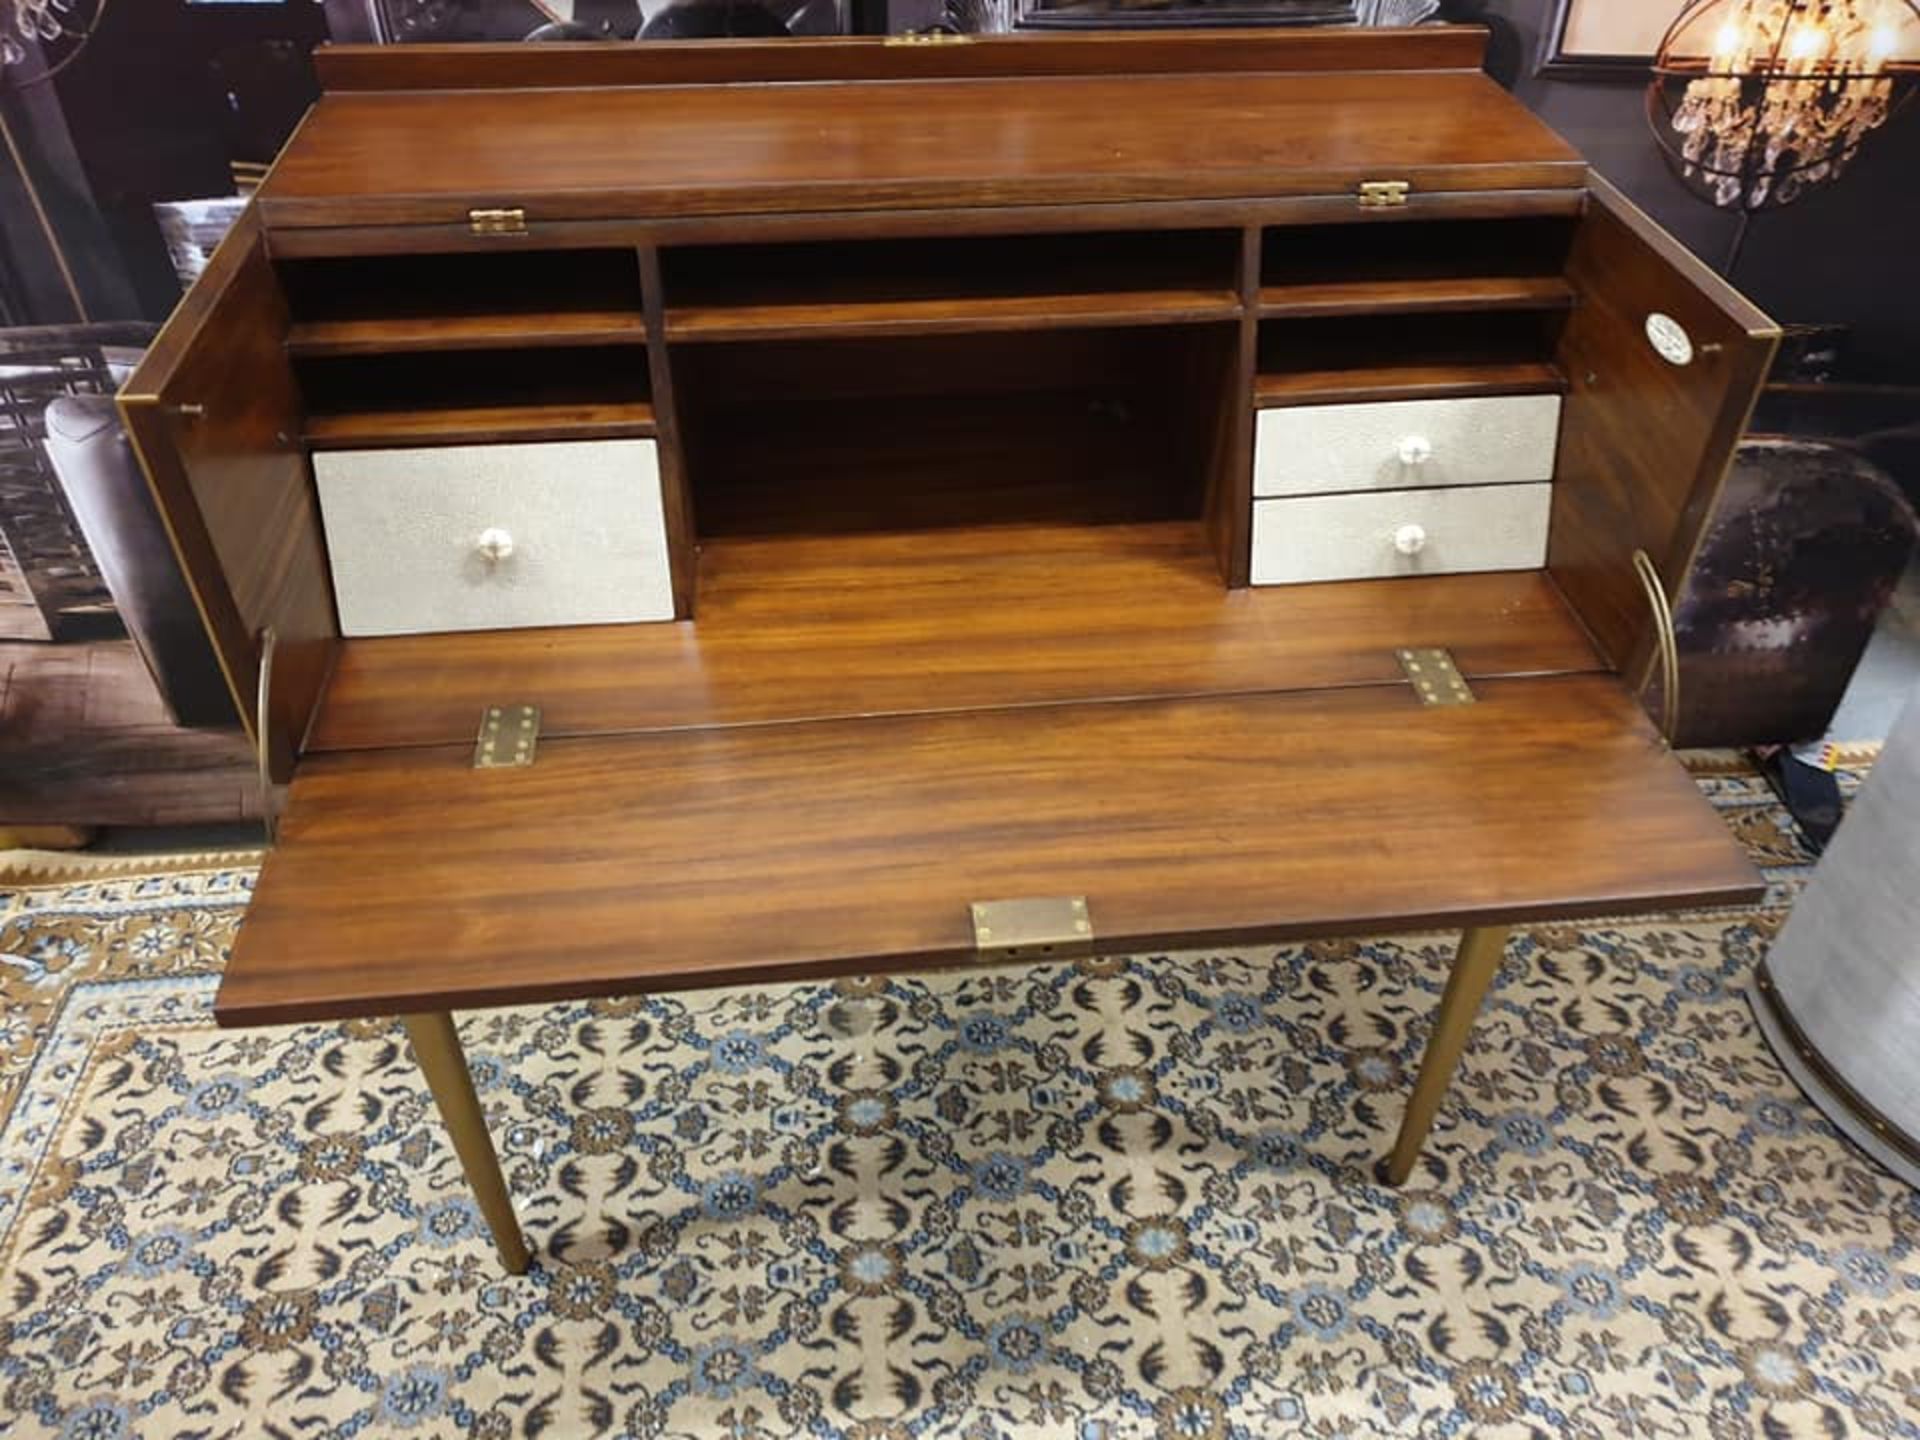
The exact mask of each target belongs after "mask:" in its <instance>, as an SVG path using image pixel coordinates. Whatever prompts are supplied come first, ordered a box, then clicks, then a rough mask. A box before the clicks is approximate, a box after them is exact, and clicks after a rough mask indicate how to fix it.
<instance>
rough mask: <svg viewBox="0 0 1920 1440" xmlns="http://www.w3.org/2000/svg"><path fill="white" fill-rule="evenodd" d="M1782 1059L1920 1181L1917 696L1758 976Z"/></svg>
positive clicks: (1858, 1133) (1813, 1093) (1870, 1143)
mask: <svg viewBox="0 0 1920 1440" xmlns="http://www.w3.org/2000/svg"><path fill="white" fill-rule="evenodd" d="M1754 1011H1755V1013H1756V1014H1757V1015H1758V1017H1759V1019H1760V1023H1761V1027H1762V1028H1763V1029H1764V1030H1765V1031H1766V1033H1767V1038H1768V1039H1769V1040H1770V1041H1771V1042H1772V1044H1773V1047H1774V1050H1775V1052H1776V1053H1777V1054H1778V1055H1779V1057H1780V1061H1781V1063H1782V1064H1783V1065H1785V1066H1786V1067H1787V1069H1788V1071H1789V1072H1791V1073H1792V1075H1793V1076H1794V1078H1795V1079H1796V1080H1798V1081H1799V1082H1800V1084H1801V1086H1802V1088H1804V1089H1805V1090H1806V1092H1807V1094H1808V1095H1809V1096H1810V1097H1811V1098H1812V1099H1813V1101H1814V1103H1816V1104H1817V1105H1819V1106H1820V1107H1821V1109H1823V1110H1825V1111H1826V1113H1827V1115H1828V1117H1829V1118H1830V1119H1831V1120H1832V1121H1833V1123H1834V1124H1835V1125H1838V1126H1839V1127H1840V1128H1841V1129H1842V1130H1844V1131H1846V1132H1847V1133H1848V1134H1849V1135H1851V1136H1852V1137H1853V1138H1854V1139H1855V1140H1857V1141H1858V1142H1859V1143H1860V1145H1861V1147H1862V1148H1863V1149H1865V1150H1866V1151H1867V1152H1868V1153H1869V1154H1871V1155H1873V1156H1875V1157H1876V1158H1878V1159H1879V1160H1880V1161H1881V1162H1882V1163H1883V1164H1885V1165H1886V1167H1887V1168H1888V1169H1889V1170H1892V1171H1893V1172H1894V1173H1895V1174H1897V1175H1899V1176H1901V1177H1902V1178H1904V1179H1905V1180H1907V1181H1908V1182H1909V1183H1911V1184H1915V1185H1920V691H1916V693H1915V695H1914V697H1913V698H1912V699H1910V700H1909V701H1908V703H1907V707H1906V710H1905V712H1904V713H1903V714H1902V715H1901V718H1900V720H1899V721H1898V722H1897V723H1896V724H1895V726H1894V729H1893V733H1892V735H1890V736H1889V737H1888V738H1887V743H1886V748H1885V749H1884V750H1883V751H1882V752H1881V754H1880V759H1879V761H1878V762H1877V763H1876V764H1875V765H1874V767H1873V773H1872V774H1870V775H1869V776H1868V777H1867V781H1866V785H1865V786H1864V787H1863V788H1862V790H1861V792H1860V795H1859V798H1858V799H1857V800H1855V802H1854V804H1853V808H1852V809H1851V810H1850V811H1849V812H1848V814H1847V818H1846V820H1845V821H1844V822H1843V823H1842V824H1841V826H1840V829H1839V831H1838V833H1836V834H1835V836H1834V838H1833V841H1832V843H1831V844H1829V845H1828V847H1827V852H1826V855H1825V856H1824V858H1822V860H1821V861H1820V865H1819V868H1818V869H1816V870H1815V871H1814V874H1813V880H1812V882H1811V883H1810V884H1809V885H1808V886H1807V889H1806V892H1805V893H1804V894H1803V895H1802V896H1801V897H1800V901H1799V903H1798V904H1797V905H1796V906H1794V910H1793V914H1792V915H1791V916H1790V917H1788V920H1787V924H1786V928H1785V929H1784V930H1782V931H1781V933H1780V938H1779V939H1778V940H1777V941H1776V942H1775V943H1774V946H1773V950H1772V952H1771V953H1770V954H1769V955H1768V957H1767V958H1766V960H1765V961H1764V962H1762V964H1761V966H1760V970H1759V973H1758V975H1757V977H1756V986H1755V991H1754Z"/></svg>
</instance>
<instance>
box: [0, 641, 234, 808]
mask: <svg viewBox="0 0 1920 1440" xmlns="http://www.w3.org/2000/svg"><path fill="white" fill-rule="evenodd" d="M258 793H259V790H258V783H257V781H256V780H255V778H254V766H253V760H252V756H251V753H250V751H249V750H248V748H247V744H246V741H245V738H244V737H243V736H242V735H241V734H240V732H239V731H237V730H183V729H180V728H179V727H178V726H176V725H175V724H174V723H173V721H172V720H171V719H170V718H169V717H168V715H167V712H166V708H165V707H164V706H163V705H162V704H161V701H160V695H159V691H158V690H157V689H156V688H155V686H154V683H153V677H152V676H151V675H150V674H148V672H147V668H146V665H145V663H144V662H143V661H142V660H141V658H140V653H139V651H138V650H136V649H135V648H134V645H133V642H132V641H131V640H94V641H87V642H83V643H77V644H65V645H52V644H30V643H18V642H15V643H0V823H9V824H73V825H192V824H203V823H214V822H225V821H235V820H245V819H250V818H256V817H257V816H258V814H259V803H258Z"/></svg>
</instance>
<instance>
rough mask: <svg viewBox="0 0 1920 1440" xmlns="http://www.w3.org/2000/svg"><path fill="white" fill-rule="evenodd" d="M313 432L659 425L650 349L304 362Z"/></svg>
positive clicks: (389, 435) (580, 435)
mask: <svg viewBox="0 0 1920 1440" xmlns="http://www.w3.org/2000/svg"><path fill="white" fill-rule="evenodd" d="M299 368H300V378H301V384H302V389H303V391H304V393H305V396H306V401H307V421H306V439H307V443H308V444H310V445H312V446H314V447H315V448H318V449H336V450H337V449H347V448H352V447H354V446H362V445H406V444H423V445H428V444H438V445H449V444H457V443H473V444H482V443H486V442H490V441H515V440H589V439H611V438H615V437H622V436H636V435H642V436H644V435H652V434H653V433H654V414H653V403H652V398H651V396H650V394H649V393H648V387H647V368H646V355H645V353H644V351H641V350H637V349H634V348H632V347H630V346H602V347H595V348H580V349H567V350H557V351H545V352H542V351H499V352H488V351H467V352H459V353H451V354H446V355H440V356H437V357H435V359H434V360H433V361H432V363H430V364H429V363H426V362H424V361H423V360H422V359H420V358H419V357H415V356H406V355H379V356H359V357H352V358H340V357H332V358H312V359H307V360H303V361H301V362H300V367H299Z"/></svg>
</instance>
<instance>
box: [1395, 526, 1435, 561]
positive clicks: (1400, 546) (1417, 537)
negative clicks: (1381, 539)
mask: <svg viewBox="0 0 1920 1440" xmlns="http://www.w3.org/2000/svg"><path fill="white" fill-rule="evenodd" d="M1393 548H1394V549H1396V550H1398V551H1399V552H1400V553H1401V554H1402V555H1418V554H1419V553H1420V552H1421V551H1422V550H1424V549H1426V548H1427V527H1426V526H1424V525H1402V526H1401V527H1400V528H1399V529H1398V530H1395V531H1394V532H1393Z"/></svg>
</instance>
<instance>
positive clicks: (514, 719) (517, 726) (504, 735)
mask: <svg viewBox="0 0 1920 1440" xmlns="http://www.w3.org/2000/svg"><path fill="white" fill-rule="evenodd" d="M539 743H540V707H539V706H538V705H489V706H488V707H487V708H486V709H485V710H484V711H482V712H481V714H480V734H479V736H478V737H477V738H476V739H475V740H474V742H473V768H474V769H476V770H504V769H507V768H509V767H511V766H514V765H531V764H533V749H534V746H535V745H537V744H539Z"/></svg>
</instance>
